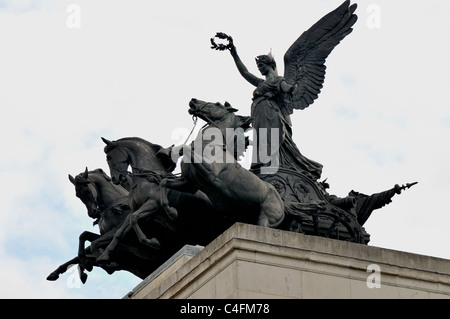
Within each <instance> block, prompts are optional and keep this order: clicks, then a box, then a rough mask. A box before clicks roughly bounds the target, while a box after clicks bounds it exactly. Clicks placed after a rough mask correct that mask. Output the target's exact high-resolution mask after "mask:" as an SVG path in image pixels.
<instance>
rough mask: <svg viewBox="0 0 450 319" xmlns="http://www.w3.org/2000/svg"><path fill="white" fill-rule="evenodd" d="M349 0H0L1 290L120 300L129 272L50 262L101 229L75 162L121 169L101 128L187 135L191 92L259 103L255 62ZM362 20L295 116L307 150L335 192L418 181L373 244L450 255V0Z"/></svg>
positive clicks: (380, 224)
mask: <svg viewBox="0 0 450 319" xmlns="http://www.w3.org/2000/svg"><path fill="white" fill-rule="evenodd" d="M342 2H343V1H342V0H328V1H325V0H324V1H317V0H315V1H313V0H297V1H293V0H289V1H288V0H277V1H265V0H257V1H253V0H251V1H249V0H246V1H235V0H229V1H226V2H225V1H220V2H219V1H211V0H209V1H206V0H205V1H197V0H193V1H181V0H173V1H144V0H142V1H137V0H127V1H125V0H123V1H111V0H107V1H106V0H89V1H88V0H70V1H66V0H35V1H33V0H19V1H17V0H14V1H12V0H0V43H1V48H0V108H1V116H0V133H1V135H0V136H1V137H2V142H1V156H0V178H1V180H2V183H1V184H0V190H1V191H0V198H1V200H0V214H1V215H0V216H1V221H0V260H1V261H2V262H1V264H0V297H2V298H121V297H123V296H124V295H125V294H126V293H128V292H129V291H130V290H132V289H133V288H134V287H135V286H136V285H137V284H138V283H139V282H140V279H139V278H137V277H135V276H133V275H131V274H129V273H126V272H119V273H116V274H114V275H112V276H109V275H107V274H106V273H105V272H104V271H103V270H101V269H98V268H96V269H94V270H93V271H92V272H91V273H88V275H89V278H88V281H87V283H86V284H85V285H82V284H79V282H77V281H74V280H73V278H74V277H76V274H75V273H74V271H72V270H70V271H69V272H68V273H66V274H65V275H62V276H61V278H60V279H59V280H58V281H56V282H49V281H46V277H47V275H48V274H49V273H50V272H52V271H53V270H54V269H56V268H57V267H58V266H59V265H60V264H62V263H64V262H65V261H67V260H69V259H71V258H72V257H74V256H75V255H76V252H77V245H78V243H77V241H78V236H79V234H80V233H82V232H83V231H84V230H89V231H94V232H98V229H97V228H96V227H93V226H92V220H91V219H90V218H89V217H88V216H87V214H86V209H85V207H84V205H83V204H82V203H81V201H80V200H79V199H78V198H76V196H75V191H74V187H73V185H72V184H71V183H70V182H69V180H68V178H67V175H68V174H72V175H76V174H78V173H80V172H82V171H84V169H85V167H88V168H89V169H91V170H92V169H96V168H103V169H104V170H105V171H107V172H109V171H108V167H107V164H106V160H105V154H104V153H103V147H104V144H103V142H102V140H101V137H105V138H107V139H110V140H116V139H119V138H122V137H128V136H138V137H141V138H144V139H146V140H149V141H151V142H153V143H158V144H161V145H163V146H169V145H171V144H180V143H181V142H182V141H184V139H185V138H186V132H189V131H190V130H191V128H192V119H191V117H190V116H189V114H188V113H187V109H188V102H189V100H190V99H191V98H192V97H196V98H199V99H202V100H207V101H214V102H215V101H220V102H224V101H228V102H230V103H231V104H232V105H233V106H234V107H235V108H237V109H239V114H242V115H249V113H250V103H251V96H252V91H253V88H252V87H251V85H250V84H248V83H247V82H246V81H245V80H244V79H243V78H242V77H241V76H240V75H239V73H238V71H237V69H236V68H235V66H234V63H233V60H232V58H231V56H230V54H229V53H228V52H217V51H213V50H211V49H210V43H209V39H210V38H211V37H212V36H214V34H215V33H216V32H218V31H222V32H226V33H228V34H230V35H231V36H233V38H234V42H235V45H236V46H237V49H238V52H239V54H240V56H241V58H242V60H243V61H244V63H245V64H246V65H247V66H248V68H249V69H250V71H251V72H253V73H256V74H257V72H258V71H257V68H256V64H255V62H254V58H255V57H256V56H257V55H260V54H266V53H268V52H269V51H270V50H271V49H272V52H273V54H274V55H275V59H276V60H277V62H278V69H279V73H280V74H283V65H282V63H283V55H284V53H285V52H286V50H287V49H288V48H289V46H290V45H291V44H292V43H293V42H294V41H295V39H296V38H297V37H298V36H299V35H300V34H301V33H302V32H303V31H305V30H307V29H308V28H309V27H310V26H311V25H312V24H313V23H315V22H316V21H317V20H319V19H320V18H321V17H322V16H324V15H325V14H327V13H328V12H330V11H331V10H333V9H335V8H336V7H337V6H339V5H340V4H341V3H342ZM357 3H358V5H359V7H358V9H357V14H358V16H359V20H358V22H357V23H356V25H355V27H354V29H355V30H354V32H353V33H352V34H351V35H349V36H348V37H347V38H346V39H345V40H344V41H342V42H341V43H340V44H339V46H338V47H337V48H336V49H335V50H334V51H333V52H332V53H331V55H330V57H329V58H328V60H327V67H328V69H327V76H326V80H325V84H324V88H323V90H322V93H321V94H320V96H319V98H318V100H317V101H316V102H315V103H314V104H313V105H312V106H310V107H309V108H308V109H306V110H303V111H296V112H295V114H294V115H293V116H292V122H293V138H294V141H295V142H296V144H297V146H298V147H299V149H300V150H301V152H302V153H303V154H304V155H305V156H307V157H308V158H310V159H313V160H315V161H317V162H320V163H321V164H323V165H324V170H323V174H322V178H328V182H329V183H330V186H331V188H330V190H329V192H330V193H331V194H335V195H338V196H345V195H346V194H348V192H349V191H351V190H355V191H359V192H362V193H365V194H372V193H376V192H380V191H384V190H388V189H390V188H392V187H393V186H394V185H395V184H405V183H410V182H416V181H417V182H419V184H418V185H416V186H414V187H413V188H411V189H410V190H408V191H405V192H404V193H402V194H401V195H398V196H395V197H394V199H393V202H392V203H391V204H390V205H388V206H386V207H384V208H383V209H381V210H377V211H375V212H374V213H373V215H372V217H371V218H370V219H369V221H368V222H367V223H366V225H365V228H366V230H367V232H368V233H370V234H371V241H370V243H369V245H371V246H377V247H383V248H389V249H395V250H402V251H407V252H412V253H417V254H423V255H430V256H436V257H441V258H445V259H450V250H449V248H448V243H449V242H450V232H449V231H448V227H449V225H450V209H449V205H448V203H446V199H447V198H448V197H449V195H450V183H449V181H450V168H449V164H450V152H449V141H450V107H449V104H450V103H449V102H448V101H449V97H448V91H449V84H450V62H449V59H448V56H450V35H449V30H450V22H449V19H448V12H449V11H450V10H449V9H450V3H449V2H448V1H445V0H434V1H417V0H414V1H411V0H396V1H387V0H386V1H376V0H374V1H358V2H357Z"/></svg>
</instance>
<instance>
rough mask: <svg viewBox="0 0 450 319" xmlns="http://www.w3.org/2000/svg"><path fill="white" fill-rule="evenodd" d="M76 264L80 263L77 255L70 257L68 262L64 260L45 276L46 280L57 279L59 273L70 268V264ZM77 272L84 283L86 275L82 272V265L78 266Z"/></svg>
mask: <svg viewBox="0 0 450 319" xmlns="http://www.w3.org/2000/svg"><path fill="white" fill-rule="evenodd" d="M76 264H78V265H80V258H79V257H75V258H72V259H71V260H69V261H68V262H65V263H64V264H62V265H61V266H59V267H58V268H57V269H56V270H55V271H53V272H52V273H51V274H50V275H48V276H47V280H49V281H55V280H57V279H58V278H59V275H61V274H63V273H65V272H66V271H67V270H68V269H69V268H70V266H72V265H76ZM78 272H79V276H80V280H81V282H82V283H83V284H84V283H85V282H86V280H87V275H86V274H85V273H84V268H83V266H80V267H79V268H78Z"/></svg>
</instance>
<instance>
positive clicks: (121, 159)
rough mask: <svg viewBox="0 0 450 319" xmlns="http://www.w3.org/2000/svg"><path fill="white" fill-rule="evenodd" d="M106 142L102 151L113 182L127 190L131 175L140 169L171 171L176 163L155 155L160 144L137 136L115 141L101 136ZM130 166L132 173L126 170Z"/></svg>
mask: <svg viewBox="0 0 450 319" xmlns="http://www.w3.org/2000/svg"><path fill="white" fill-rule="evenodd" d="M102 140H103V142H104V143H105V144H106V146H105V148H104V151H105V153H106V161H107V163H108V166H109V169H110V173H111V179H112V181H113V183H115V184H120V185H122V186H124V187H125V188H126V189H128V190H129V185H131V184H132V176H133V174H136V173H137V172H138V173H139V172H141V171H154V172H172V171H173V170H174V169H175V165H176V163H174V162H172V161H171V159H170V158H160V157H158V156H157V153H158V151H160V150H161V149H162V146H160V145H158V144H153V143H150V142H148V141H146V140H144V139H142V138H138V137H126V138H122V139H119V140H117V141H109V140H107V139H105V138H103V137H102ZM128 167H131V169H132V173H130V172H129V171H128Z"/></svg>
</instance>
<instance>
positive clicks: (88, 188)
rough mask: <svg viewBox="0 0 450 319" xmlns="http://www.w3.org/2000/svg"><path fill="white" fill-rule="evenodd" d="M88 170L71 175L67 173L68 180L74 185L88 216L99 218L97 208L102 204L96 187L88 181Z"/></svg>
mask: <svg viewBox="0 0 450 319" xmlns="http://www.w3.org/2000/svg"><path fill="white" fill-rule="evenodd" d="M88 178H89V171H88V169H87V167H86V170H85V171H84V172H83V173H80V174H78V175H77V176H75V177H73V176H72V175H70V174H69V180H70V182H71V183H72V184H73V185H74V186H75V194H76V196H77V197H78V198H79V199H80V200H81V201H82V202H83V204H84V205H85V206H86V208H87V213H88V215H89V217H91V218H93V219H96V218H99V217H100V216H99V210H100V207H101V206H102V205H103V203H102V201H101V198H100V196H99V192H98V190H97V187H96V186H95V185H94V184H93V183H91V182H90V181H89V179H88Z"/></svg>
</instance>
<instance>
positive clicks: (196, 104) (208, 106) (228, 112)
mask: <svg viewBox="0 0 450 319" xmlns="http://www.w3.org/2000/svg"><path fill="white" fill-rule="evenodd" d="M237 111H238V110H237V109H235V108H234V107H232V106H231V104H230V103H228V102H225V103H224V104H222V103H220V102H216V103H213V102H205V101H202V100H198V99H191V101H190V102H189V110H188V112H189V114H191V115H193V116H196V117H199V118H201V119H202V120H204V121H205V122H208V123H212V122H214V123H217V122H220V121H223V120H228V119H230V120H231V122H229V126H228V127H231V128H242V129H244V131H246V130H248V129H249V128H250V124H251V123H252V121H253V118H252V117H250V116H241V115H235V114H234V113H236V112H237Z"/></svg>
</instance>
